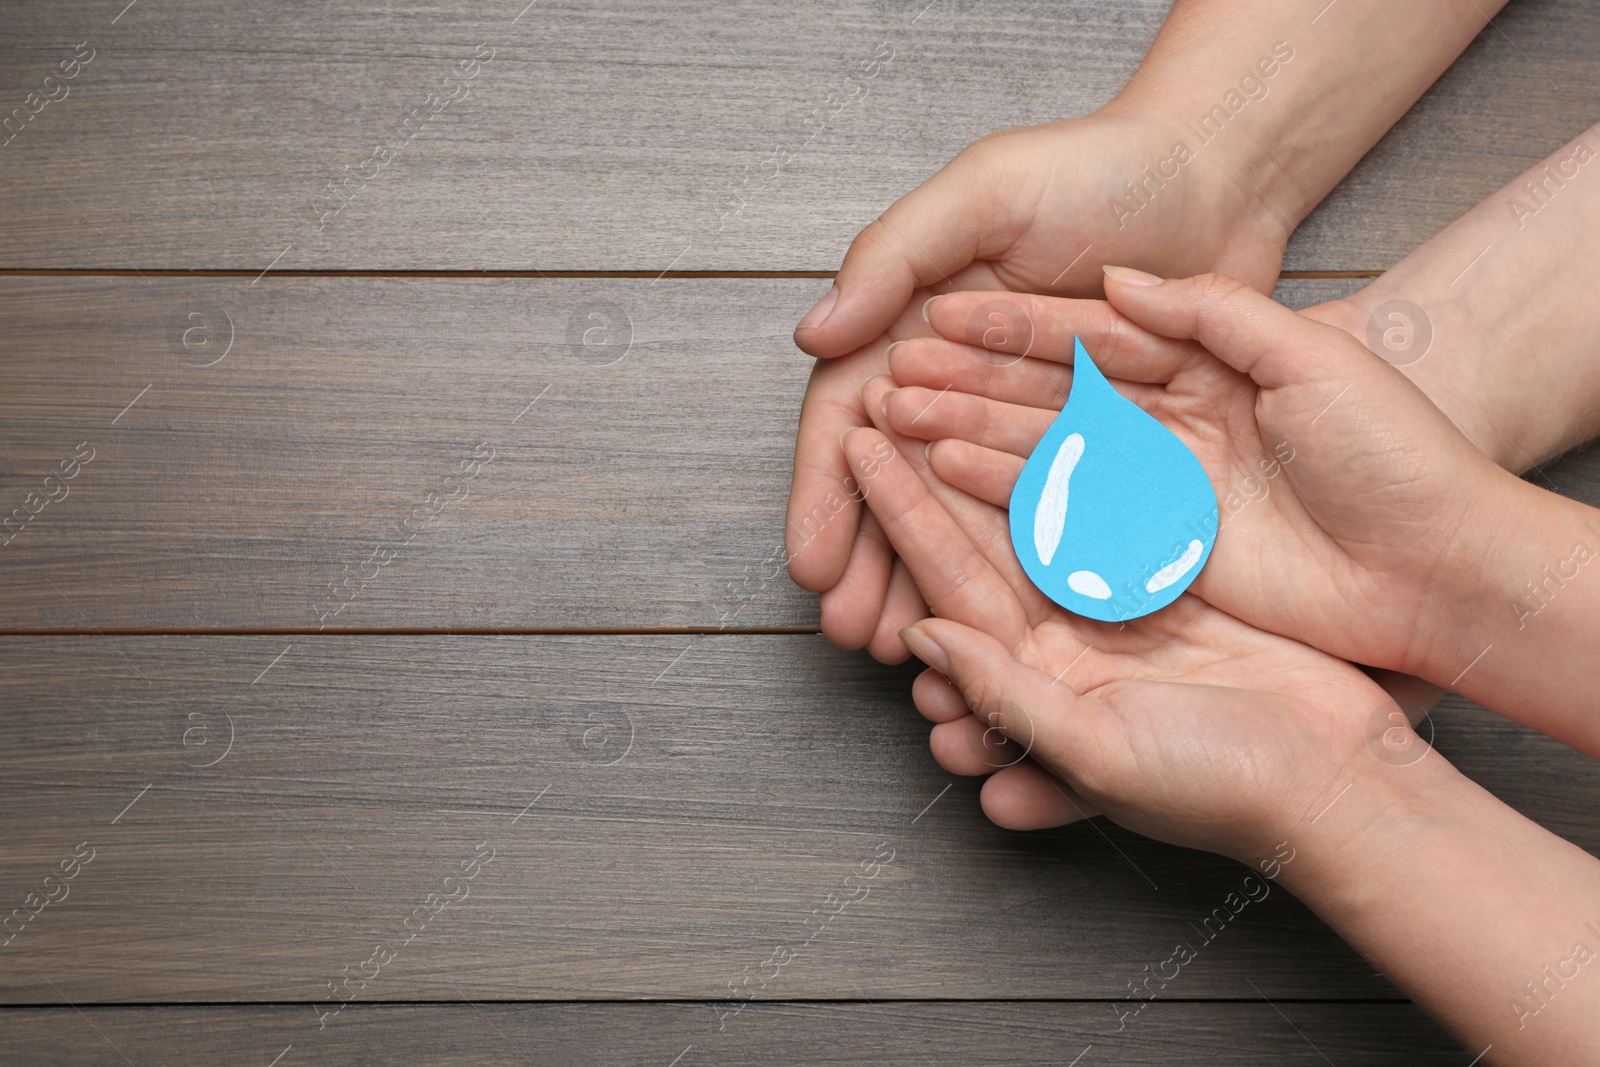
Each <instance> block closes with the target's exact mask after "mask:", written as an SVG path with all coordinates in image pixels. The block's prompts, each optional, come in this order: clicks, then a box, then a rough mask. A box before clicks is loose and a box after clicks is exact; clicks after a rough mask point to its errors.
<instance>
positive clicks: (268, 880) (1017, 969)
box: [0, 634, 1600, 1004]
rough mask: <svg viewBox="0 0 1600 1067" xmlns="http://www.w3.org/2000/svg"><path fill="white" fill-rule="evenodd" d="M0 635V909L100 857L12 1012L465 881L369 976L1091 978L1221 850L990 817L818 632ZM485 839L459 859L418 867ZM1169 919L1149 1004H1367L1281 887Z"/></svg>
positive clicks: (1213, 889) (1497, 784)
mask: <svg viewBox="0 0 1600 1067" xmlns="http://www.w3.org/2000/svg"><path fill="white" fill-rule="evenodd" d="M0 661H3V662H4V663H5V664H6V665H7V667H8V669H7V670H6V671H5V673H4V674H3V675H0V704H3V706H4V707H6V708H7V709H8V719H7V725H8V736H9V738H10V740H9V743H8V757H7V760H6V761H5V765H4V770H3V778H0V788H3V793H4V796H5V797H6V805H5V808H4V809H3V810H0V835H3V839H4V840H5V841H6V842H7V845H6V856H7V865H6V871H5V877H4V881H3V883H0V900H4V901H12V902H14V903H15V904H18V905H20V904H21V903H22V901H23V899H24V897H25V896H26V895H27V894H28V893H29V892H31V891H34V890H36V889H38V888H39V884H40V882H41V879H42V878H43V877H44V876H45V875H47V874H49V873H50V872H51V871H53V870H54V869H56V867H57V866H58V865H59V862H60V861H61V860H62V859H63V858H65V857H67V856H69V855H70V854H72V853H73V851H74V850H75V848H76V847H77V846H78V845H79V844H80V843H81V842H88V847H89V849H92V850H93V852H94V856H93V859H92V860H91V862H89V863H88V864H86V865H84V866H83V867H82V869H81V871H80V873H79V874H78V876H77V877H76V878H75V879H74V880H73V881H72V882H71V883H70V884H69V886H68V889H69V893H68V895H67V897H66V898H65V899H64V900H62V901H61V902H60V903H59V904H52V905H49V906H47V907H45V908H44V910H43V911H41V912H40V913H39V914H38V916H37V917H36V918H35V919H34V920H32V921H31V922H30V923H28V925H27V926H26V927H24V928H23V929H22V931H21V933H18V934H17V935H16V936H15V937H14V939H13V940H12V941H11V943H10V944H8V945H6V946H5V947H3V948H0V961H3V964H4V966H3V969H0V1000H4V1001H6V1002H10V1003H13V1004H15V1003H27V1004H50V1003H53V1000H54V997H55V996H56V995H57V994H56V990H59V991H60V995H64V996H66V997H68V998H70V999H71V1000H72V1001H73V1002H79V1001H83V1002H90V1003H105V1002H128V1001H141V1002H150V1001H249V1000H269V1001H314V1000H317V999H319V998H322V997H325V996H326V995H327V994H326V989H325V985H326V983H327V981H328V980H330V979H333V980H336V981H337V980H339V979H340V976H341V974H343V973H345V972H343V971H342V968H343V967H345V966H347V965H348V966H349V967H350V969H351V970H350V973H351V974H357V976H358V977H359V975H358V973H357V972H358V966H359V965H360V964H361V963H362V962H363V961H366V960H368V959H369V953H371V952H372V948H373V945H374V944H375V943H385V944H391V943H393V942H394V940H395V939H396V938H397V937H398V936H399V935H394V934H391V932H390V931H391V928H393V927H397V926H399V925H401V923H402V921H403V920H404V919H405V918H406V916H407V915H409V914H411V909H413V908H416V907H419V906H422V904H423V902H424V900H425V899H426V897H427V895H428V894H430V893H444V894H451V895H456V896H462V894H463V893H464V894H465V895H464V896H462V899H461V900H460V901H459V902H458V903H456V904H452V905H449V906H447V907H445V908H444V909H443V910H442V911H440V913H439V914H438V916H437V917H436V918H434V919H433V920H432V921H431V922H430V923H427V924H426V925H425V927H424V929H423V930H422V932H421V933H420V934H418V936H416V937H415V938H413V939H412V940H411V943H410V944H408V945H406V947H405V948H404V949H403V950H401V951H399V953H398V954H399V956H400V958H399V959H398V960H397V961H396V962H395V964H394V966H393V967H387V968H386V967H381V966H380V968H379V969H380V970H381V971H382V973H381V975H380V976H379V978H378V980H376V981H374V982H373V987H374V988H373V989H372V991H371V992H370V993H368V994H367V998H365V999H371V998H377V999H382V1000H449V999H452V991H453V990H459V994H458V995H466V996H470V997H473V998H474V999H478V998H482V999H500V1000H505V999H520V998H527V999H563V1000H564V999H607V998H634V997H651V998H686V997H687V998H696V999H701V998H708V999H709V998H716V997H719V996H726V995H728V992H727V984H728V983H729V982H738V981H740V980H741V976H742V975H745V974H755V975H758V976H759V975H762V974H764V973H765V972H763V970H762V969H761V966H760V965H761V964H762V963H763V962H764V961H766V960H767V959H768V958H769V955H770V954H771V953H772V951H773V949H774V948H775V947H776V946H784V947H787V948H791V949H794V950H796V951H797V952H798V957H797V958H796V959H795V960H794V961H793V962H792V963H790V964H789V965H788V966H786V967H783V968H778V974H777V976H776V977H775V978H774V979H773V980H772V981H771V982H770V983H769V984H767V985H765V986H763V988H762V992H764V993H765V995H766V996H767V997H769V998H771V997H784V998H792V997H829V998H851V997H852V996H853V995H854V994H855V992H856V990H857V988H858V987H859V988H860V989H871V990H873V991H874V993H875V994H876V995H879V996H883V997H890V998H896V997H914V998H916V997H956V998H970V999H980V998H985V997H1007V998H1031V997H1065V998H1115V997H1117V996H1118V995H1123V996H1126V995H1127V991H1126V983H1127V982H1128V981H1129V980H1130V979H1137V978H1138V977H1140V976H1141V975H1142V973H1143V971H1142V968H1143V966H1144V965H1145V964H1147V963H1149V964H1151V965H1154V964H1157V963H1159V962H1160V961H1161V960H1162V959H1165V958H1166V957H1167V956H1168V955H1170V954H1171V951H1172V946H1173V945H1174V944H1175V943H1176V942H1178V941H1180V940H1183V941H1188V942H1195V941H1197V940H1198V939H1199V937H1200V936H1201V935H1200V933H1199V932H1198V931H1197V929H1196V927H1197V926H1198V925H1199V924H1201V922H1202V920H1203V919H1204V918H1205V917H1206V916H1207V915H1208V914H1209V913H1210V912H1211V909H1212V908H1214V907H1216V906H1217V905H1218V904H1219V903H1220V902H1221V901H1222V900H1223V899H1224V897H1225V896H1227V894H1228V893H1229V892H1230V891H1231V890H1233V889H1235V888H1237V887H1238V886H1239V885H1240V884H1241V879H1242V878H1243V877H1244V876H1245V875H1246V874H1247V873H1248V872H1247V871H1246V870H1245V869H1244V868H1242V867H1239V866H1237V865H1235V864H1233V863H1231V862H1229V861H1225V860H1222V859H1220V858H1217V857H1214V856H1206V855H1202V854H1198V853H1192V852H1188V851H1184V850H1180V849H1174V848H1169V847H1167V846H1162V845H1158V844H1155V843H1153V842H1150V841H1148V840H1144V839H1141V838H1138V837H1136V836H1134V835H1132V834H1128V833H1124V832H1123V831H1121V830H1118V829H1117V828H1115V827H1112V826H1102V825H1101V824H1098V823H1097V824H1094V825H1081V826H1077V827H1073V828H1064V829H1061V830H1057V831H1052V832H1049V833H1040V834H1018V833H1010V832H1006V831H1002V830H998V829H996V828H994V827H993V826H991V825H989V824H988V823H987V822H986V821H985V820H984V819H983V818H982V817H981V815H980V814H979V812H978V811H977V807H976V785H977V783H976V781H973V780H955V779H952V778H951V777H950V776H949V775H947V774H945V773H944V772H943V771H941V770H940V769H939V768H938V767H937V766H936V765H935V764H934V763H933V761H932V759H931V757H930V756H929V755H928V752H927V748H926V740H925V739H926V736H927V725H926V723H925V722H923V721H922V719H921V718H920V717H919V716H918V715H917V714H916V713H915V711H914V710H913V709H912V708H911V707H910V704H909V699H908V697H909V682H910V679H911V677H912V676H913V674H914V671H912V670H910V669H907V668H901V669H894V670H890V669H885V668H883V667H880V666H878V665H876V664H873V663H871V662H870V661H869V660H867V659H866V657H864V656H862V655H860V654H854V653H845V652H841V651H839V650H837V649H834V648H833V647H832V646H830V645H828V644H827V642H825V641H824V640H823V639H822V638H821V637H819V636H815V635H811V636H800V635H795V636H755V635H737V634H728V635H712V636H703V637H691V636H675V635H657V636H608V637H595V636H580V635H553V636H532V637H504V638H499V637H419V636H392V637H385V636H371V635H363V636H358V635H337V636H330V635H319V636H309V637H307V636H300V637H296V638H295V639H293V640H287V639H284V638H281V637H279V638H274V637H266V636H249V637H213V636H204V637H144V636H126V635H117V636H109V635H108V636H98V635H92V636H83V637H62V636H40V637H8V638H0ZM1431 729H1433V730H1435V731H1436V732H1437V742H1436V743H1437V744H1438V746H1439V748H1440V750H1441V752H1443V753H1444V754H1445V755H1446V756H1447V757H1448V758H1450V759H1452V760H1454V761H1456V762H1457V763H1458V764H1460V765H1461V766H1462V768H1463V769H1464V770H1466V771H1467V772H1468V773H1470V774H1472V775H1473V776H1474V777H1476V778H1477V779H1478V780H1479V781H1481V782H1482V783H1483V784H1484V785H1485V786H1486V787H1487V788H1489V789H1491V790H1492V791H1494V792H1496V793H1498V794H1500V795H1501V796H1503V797H1504V798H1505V799H1506V800H1507V801H1508V802H1510V803H1512V804H1513V805H1515V806H1518V807H1520V808H1522V809H1523V810H1524V811H1526V812H1527V813H1528V814H1529V815H1530V816H1532V817H1534V818H1536V819H1539V820H1540V821H1541V822H1543V823H1544V824H1545V825H1547V826H1549V827H1551V828H1552V829H1554V830H1555V831H1557V832H1559V833H1562V834H1564V835H1565V836H1567V837H1568V838H1570V839H1571V840H1573V841H1575V842H1577V843H1578V844H1580V845H1582V846H1583V847H1585V848H1589V849H1596V848H1600V827H1597V826H1595V824H1594V821H1593V818H1592V813H1593V811H1594V810H1595V807H1596V804H1597V802H1600V767H1597V766H1596V765H1595V763H1594V762H1593V761H1591V760H1587V759H1585V758H1583V757H1581V756H1579V755H1578V754H1576V753H1574V752H1572V751H1570V750H1568V749H1566V748H1564V747H1563V746H1561V745H1558V744H1556V743H1555V742H1553V741H1550V740H1549V739H1548V738H1544V737H1542V736H1539V735H1536V734H1533V733H1530V732H1529V731H1527V730H1524V729H1522V728H1520V727H1515V726H1512V725H1510V724H1508V723H1506V722H1504V721H1503V720H1501V719H1499V718H1498V717H1496V716H1493V715H1491V714H1490V713H1488V712H1484V711H1482V710H1479V709H1472V708H1470V707H1469V706H1466V705H1464V704H1462V703H1460V702H1455V703H1452V704H1449V705H1447V706H1446V708H1445V709H1443V710H1441V711H1439V712H1437V713H1435V715H1434V721H1433V724H1432V727H1431ZM1424 732H1425V733H1426V732H1427V730H1426V729H1425V731H1424ZM1397 773H1403V769H1397ZM952 783H954V784H953V785H952ZM146 787H148V789H146ZM947 788H948V791H946V790H947ZM535 798H538V799H537V802H536V803H533V805H532V806H531V807H529V804H530V802H533V801H534V800H535ZM480 842H488V843H489V847H490V848H491V849H493V850H494V851H495V853H496V858H495V859H494V860H493V861H492V862H491V863H489V864H488V866H487V867H485V868H484V869H483V871H482V877H480V878H478V879H477V880H475V881H473V882H471V884H470V885H467V887H466V889H465V890H463V889H462V888H460V887H458V886H450V885H444V888H441V885H443V884H444V883H443V880H444V879H445V878H447V877H450V876H454V877H456V878H458V879H459V878H460V872H459V870H458V868H460V865H461V861H462V860H464V859H469V858H470V857H472V856H473V855H474V854H475V852H476V849H477V846H478V844H479V843H480ZM880 846H881V847H880ZM85 851H88V850H87V849H86V850H85ZM891 851H892V853H893V858H892V860H890V861H888V862H885V863H883V864H882V865H881V869H880V870H878V872H877V874H876V876H875V877H873V878H870V879H868V880H867V881H866V882H864V883H859V884H858V883H857V882H847V881H846V879H847V878H849V877H852V876H855V877H858V878H859V877H860V869H861V867H862V864H863V861H868V862H869V863H870V860H871V859H872V857H873V856H874V855H878V854H883V853H886V852H891ZM863 887H864V889H865V892H864V894H863V893H860V892H858V890H859V889H861V888H863ZM834 892H838V893H841V894H846V893H848V894H849V895H850V896H852V897H859V899H856V900H853V901H852V902H851V903H849V904H848V905H843V906H842V907H841V905H840V904H839V900H838V899H834V900H829V899H828V895H829V894H830V893H834ZM433 906H434V907H438V902H434V904H433ZM835 907H841V910H840V911H839V912H838V914H837V915H836V916H835V917H833V918H831V919H827V921H825V922H824V921H823V917H825V916H826V915H828V914H831V909H832V908H835ZM819 909H821V913H820V915H819V916H818V917H815V918H814V917H813V916H814V913H817V912H818V910H819ZM422 921H423V919H422V917H420V916H419V917H418V918H417V919H416V920H415V923H414V924H413V932H415V926H416V924H420V923H422ZM813 933H815V934H816V936H815V937H812V934H813ZM808 939H809V941H810V944H809V945H807V944H806V942H807V941H808ZM1195 947H1196V948H1197V950H1198V952H1199V954H1200V955H1201V959H1200V960H1199V961H1198V962H1197V963H1196V964H1195V965H1193V966H1192V967H1191V968H1190V969H1187V970H1185V972H1184V973H1183V975H1182V976H1181V977H1182V982H1181V983H1180V982H1175V983H1174V988H1172V989H1171V990H1169V992H1168V995H1169V996H1171V997H1173V998H1185V999H1187V998H1195V997H1248V996H1249V995H1250V984H1249V983H1251V982H1254V983H1255V984H1256V986H1258V987H1259V988H1260V989H1261V990H1262V991H1263V992H1266V993H1267V995H1268V996H1274V997H1277V996H1285V997H1313V996H1315V997H1386V996H1393V995H1394V992H1393V990H1392V988H1391V987H1389V986H1388V985H1387V983H1385V982H1384V981H1383V980H1382V979H1381V978H1378V977H1375V976H1374V975H1373V974H1372V972H1371V968H1370V967H1369V966H1367V965H1366V964H1365V963H1364V962H1363V961H1361V960H1360V959H1359V958H1358V957H1356V956H1355V954H1354V953H1352V952H1351V951H1350V950H1349V949H1347V948H1346V947H1344V946H1343V945H1342V944H1341V943H1340V942H1339V940H1338V939H1337V938H1336V937H1334V936H1333V935H1332V934H1331V933H1330V932H1329V931H1328V930H1326V929H1325V928H1323V927H1322V926H1321V925H1320V924H1318V923H1317V922H1316V921H1315V920H1314V919H1312V918H1311V917H1310V916H1309V915H1308V914H1307V913H1306V912H1305V910H1304V909H1303V908H1302V907H1300V906H1299V905H1298V904H1297V903H1296V902H1294V901H1293V900H1292V899H1291V898H1289V897H1288V896H1287V894H1284V893H1282V892H1281V891H1276V892H1274V893H1273V894H1272V895H1269V896H1267V897H1266V899H1265V900H1264V901H1262V902H1261V903H1260V904H1259V905H1253V906H1251V907H1250V908H1249V910H1247V911H1245V912H1243V913H1241V915H1240V916H1239V918H1238V920H1236V921H1235V922H1234V923H1233V924H1231V925H1229V926H1228V927H1227V928H1226V929H1225V930H1223V931H1222V932H1221V933H1220V934H1217V935H1216V936H1215V937H1214V938H1213V939H1211V940H1210V941H1208V942H1205V943H1202V944H1200V945H1197V946H1195ZM752 981H756V979H755V978H752ZM50 983H54V986H53V987H52V986H51V985H50Z"/></svg>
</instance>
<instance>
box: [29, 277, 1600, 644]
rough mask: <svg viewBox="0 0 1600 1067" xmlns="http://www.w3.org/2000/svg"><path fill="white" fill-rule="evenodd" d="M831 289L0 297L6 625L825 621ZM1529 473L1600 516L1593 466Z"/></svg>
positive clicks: (196, 284)
mask: <svg viewBox="0 0 1600 1067" xmlns="http://www.w3.org/2000/svg"><path fill="white" fill-rule="evenodd" d="M1360 284H1362V283H1361V282H1360V281H1359V280H1349V279H1331V280H1314V279H1297V280H1291V281H1287V282H1285V283H1284V285H1283V286H1282V287H1280V290H1279V296H1280V298H1282V299H1284V300H1286V301H1288V302H1289V303H1291V304H1294V305H1297V306H1304V305H1305V304H1309V303H1313V302H1319V301H1322V300H1326V299H1331V298H1333V297H1335V296H1337V295H1342V294H1344V293H1347V292H1350V291H1352V290H1353V289H1354V288H1355V287H1357V286H1359V285H1360ZM825 285H826V283H825V282H821V281H816V280H782V279H770V280H760V279H737V280H730V279H695V280H687V279H665V280H662V281H660V282H656V283H652V282H651V281H649V280H644V279H592V280H586V279H559V280H554V281H543V280H539V279H482V278H479V279H441V278H426V279H385V278H350V277H340V278H272V277H268V278H266V279H263V280H262V281H261V282H260V283H259V284H252V283H251V282H250V281H249V280H248V279H243V278H211V279H180V278H159V279H155V280H153V281H152V282H151V284H149V285H146V284H144V283H142V282H140V281H139V280H138V279H134V278H5V279H0V319H3V321H4V323H5V329H4V330H0V494H3V495H0V518H4V519H6V520H8V521H9V523H10V525H8V526H6V527H5V528H4V530H0V542H4V547H0V573H3V574H4V575H5V578H6V582H7V585H8V589H7V592H8V595H7V597H6V598H5V599H4V601H3V604H0V629H29V628H64V629H74V630H82V631H92V630H93V629H95V628H99V629H102V630H112V629H139V628H146V629H171V628H220V629H253V628H262V627H273V628H297V629H313V630H314V629H316V628H318V627H319V626H323V627H332V628H337V629H352V628H355V629H363V628H365V629H383V628H447V627H457V628H459V627H473V628H479V629H486V630H490V629H494V628H500V629H509V628H570V627H583V628H623V627H632V628H638V627H697V628H702V629H712V630H715V629H718V628H759V627H815V626H816V625H817V618H818V616H817V606H816V599H815V598H814V597H812V596H811V595H809V594H806V593H804V592H802V591H801V590H799V589H797V588H796V587H794V586H793V585H792V584H791V583H790V582H789V579H788V577H787V575H786V574H785V573H784V572H783V567H782V554H781V546H782V538H783V524H784V507H785V502H786V501H787V498H788V487H789V477H790V468H791V457H792V454H793V447H794V430H795V425H796V422H797V419H798V415H799V405H800V398H801V395H802V393H803V391H804V388H805V380H806V375H807V374H808V373H809V371H810V368H811V360H810V359H809V358H808V357H806V356H804V355H802V354H801V353H799V352H798V351H797V350H796V349H795V348H794V347H793V344H792V343H791V341H790V340H789V334H790V330H791V328H792V326H793V323H794V322H795V321H796V320H797V319H798V317H799V316H800V315H801V314H802V313H803V312H804V310H805V308H806V307H807V306H808V305H809V304H810V302H811V301H812V300H813V299H814V298H815V297H816V295H817V293H818V291H819V290H820V289H822V288H823V287H825ZM586 339H587V340H588V341H589V342H591V343H589V344H585V340H586ZM230 341H231V348H230V347H228V345H229V343H230ZM601 342H604V343H601ZM214 360H215V361H216V362H214V363H213V365H210V366H201V365H199V364H206V363H212V361H214ZM530 405H531V406H530ZM80 445H82V446H84V447H85V448H87V449H88V450H90V452H92V459H90V460H89V461H88V462H87V463H86V464H79V469H78V473H77V474H76V476H75V477H74V478H72V479H70V480H65V481H64V480H62V478H61V477H60V472H61V464H63V463H68V464H69V465H70V464H71V463H72V462H73V457H74V456H77V455H79V453H80V448H79V446H80ZM480 445H481V446H482V448H480V447H479V446H480ZM90 452H85V453H83V454H85V455H88V454H90ZM474 452H477V453H478V455H479V456H491V455H492V458H490V459H485V460H481V461H480V460H478V459H475V458H474ZM463 464H466V465H468V467H469V468H470V476H468V473H469V472H463V471H462V469H461V468H462V465H463ZM1548 473H1549V476H1550V478H1551V479H1552V480H1553V481H1552V482H1551V483H1550V484H1555V485H1557V486H1558V487H1559V488H1560V489H1561V490H1562V491H1564V492H1567V493H1569V494H1571V495H1575V496H1578V497H1579V498H1581V499H1585V500H1589V501H1593V502H1600V457H1597V456H1592V455H1591V456H1579V457H1576V458H1573V459H1570V460H1568V461H1566V462H1565V463H1564V464H1558V465H1556V466H1555V467H1554V468H1552V469H1551V471H1550V472H1548ZM52 475H55V478H54V480H51V481H47V479H50V478H51V476H52ZM63 492H65V494H66V495H65V496H62V495H61V494H62V493H63ZM52 494H53V495H55V496H57V497H58V498H59V499H54V500H49V499H48V497H49V496H50V495H52ZM432 494H437V495H432ZM35 510H36V511H37V514H33V513H32V512H33V511H35Z"/></svg>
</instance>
